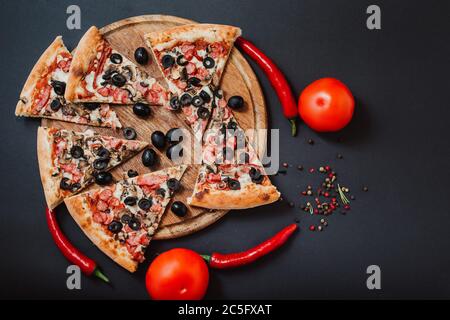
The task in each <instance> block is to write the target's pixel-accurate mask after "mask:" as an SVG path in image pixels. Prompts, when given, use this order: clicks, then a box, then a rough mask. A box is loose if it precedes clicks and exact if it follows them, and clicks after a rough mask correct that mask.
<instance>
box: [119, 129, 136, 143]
mask: <svg viewBox="0 0 450 320" xmlns="http://www.w3.org/2000/svg"><path fill="white" fill-rule="evenodd" d="M122 132H123V136H124V138H125V139H127V140H134V139H136V136H137V134H136V130H134V129H133V128H130V127H126V128H123V130H122Z"/></svg>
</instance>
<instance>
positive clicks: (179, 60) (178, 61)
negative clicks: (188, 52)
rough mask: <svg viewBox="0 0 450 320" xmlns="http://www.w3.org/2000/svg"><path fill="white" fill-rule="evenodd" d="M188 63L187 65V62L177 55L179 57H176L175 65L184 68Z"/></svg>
mask: <svg viewBox="0 0 450 320" xmlns="http://www.w3.org/2000/svg"><path fill="white" fill-rule="evenodd" d="M188 63H189V61H187V60H186V59H185V58H184V56H183V55H179V56H178V57H177V64H178V65H179V66H182V67H184V66H186V65H187V64H188Z"/></svg>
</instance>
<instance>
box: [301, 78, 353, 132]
mask: <svg viewBox="0 0 450 320" xmlns="http://www.w3.org/2000/svg"><path fill="white" fill-rule="evenodd" d="M354 109H355V99H354V98H353V95H352V93H351V92H350V89H349V88H348V87H347V86H346V85H345V84H343V83H342V82H341V81H339V80H337V79H334V78H323V79H319V80H316V81H314V82H313V83H311V84H310V85H308V86H307V87H306V88H305V89H304V90H303V92H302V93H301V94H300V98H299V101H298V111H299V113H300V116H301V117H302V119H303V121H305V123H306V124H307V125H308V126H309V127H310V128H311V129H313V130H316V131H319V132H327V131H338V130H341V129H342V128H344V127H345V126H346V125H347V124H348V123H349V122H350V120H351V119H352V117H353V111H354Z"/></svg>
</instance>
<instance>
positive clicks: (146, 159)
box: [142, 148, 156, 167]
mask: <svg viewBox="0 0 450 320" xmlns="http://www.w3.org/2000/svg"><path fill="white" fill-rule="evenodd" d="M155 163H156V152H155V150H153V149H150V148H147V149H145V150H144V153H142V164H143V165H144V166H146V167H151V166H153V165H154V164H155Z"/></svg>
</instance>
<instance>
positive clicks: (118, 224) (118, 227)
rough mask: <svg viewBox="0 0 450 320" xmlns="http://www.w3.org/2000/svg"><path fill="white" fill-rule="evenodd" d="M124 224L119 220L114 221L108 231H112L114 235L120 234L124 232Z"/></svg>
mask: <svg viewBox="0 0 450 320" xmlns="http://www.w3.org/2000/svg"><path fill="white" fill-rule="evenodd" d="M122 226H123V225H122V223H121V222H120V221H117V220H113V221H111V223H110V224H109V226H108V230H109V231H111V232H112V233H119V232H120V230H122Z"/></svg>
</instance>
